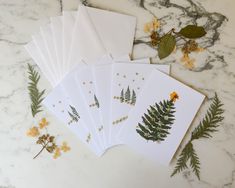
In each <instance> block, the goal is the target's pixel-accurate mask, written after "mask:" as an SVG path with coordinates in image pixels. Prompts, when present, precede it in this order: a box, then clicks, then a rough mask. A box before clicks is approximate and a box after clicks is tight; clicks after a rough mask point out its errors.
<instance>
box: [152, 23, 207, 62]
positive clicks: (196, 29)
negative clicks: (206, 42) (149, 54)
mask: <svg viewBox="0 0 235 188" xmlns="http://www.w3.org/2000/svg"><path fill="white" fill-rule="evenodd" d="M205 35H206V31H205V29H204V28H203V27H202V26H196V25H187V26H185V27H184V28H182V29H181V30H180V31H179V32H176V31H175V29H174V28H173V29H171V30H170V31H169V32H168V33H166V34H164V35H162V36H160V34H159V33H158V32H157V31H153V32H152V33H151V36H150V38H151V43H152V45H153V46H156V47H157V51H158V57H159V58H160V59H164V58H166V57H168V56H169V55H170V54H171V53H172V52H173V51H174V49H175V47H176V45H177V42H176V41H177V40H176V39H177V38H180V39H183V40H184V41H185V44H186V43H187V44H188V43H189V41H191V40H194V39H197V38H201V37H203V36H205ZM189 53H190V52H189Z"/></svg>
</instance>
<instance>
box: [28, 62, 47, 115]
mask: <svg viewBox="0 0 235 188" xmlns="http://www.w3.org/2000/svg"><path fill="white" fill-rule="evenodd" d="M28 74H29V76H28V78H29V82H28V90H29V95H30V99H31V112H32V115H33V117H35V115H36V114H37V113H39V112H41V111H42V110H41V107H42V106H41V102H42V101H43V99H44V98H43V95H44V93H45V90H43V91H39V89H38V82H39V80H40V75H39V74H38V72H37V71H35V70H34V68H33V66H32V65H30V64H28Z"/></svg>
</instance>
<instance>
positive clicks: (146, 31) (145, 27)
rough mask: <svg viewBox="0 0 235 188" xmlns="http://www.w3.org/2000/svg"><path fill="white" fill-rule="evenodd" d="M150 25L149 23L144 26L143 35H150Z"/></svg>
mask: <svg viewBox="0 0 235 188" xmlns="http://www.w3.org/2000/svg"><path fill="white" fill-rule="evenodd" d="M151 26H152V24H151V23H150V22H148V23H146V24H145V25H144V32H145V33H150V32H151V30H152V27H151Z"/></svg>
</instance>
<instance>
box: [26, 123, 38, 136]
mask: <svg viewBox="0 0 235 188" xmlns="http://www.w3.org/2000/svg"><path fill="white" fill-rule="evenodd" d="M39 134H40V132H39V130H38V128H37V127H35V126H34V127H32V128H30V129H29V130H28V132H27V136H32V137H36V136H38V135H39Z"/></svg>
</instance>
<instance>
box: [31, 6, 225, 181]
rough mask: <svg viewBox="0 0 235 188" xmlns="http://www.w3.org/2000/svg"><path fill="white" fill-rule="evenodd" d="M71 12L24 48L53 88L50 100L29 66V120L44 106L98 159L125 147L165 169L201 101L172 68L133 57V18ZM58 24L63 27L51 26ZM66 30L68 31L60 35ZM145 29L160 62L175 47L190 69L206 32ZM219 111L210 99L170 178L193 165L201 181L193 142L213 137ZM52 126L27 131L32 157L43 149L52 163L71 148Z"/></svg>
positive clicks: (45, 122) (158, 25) (87, 9)
mask: <svg viewBox="0 0 235 188" xmlns="http://www.w3.org/2000/svg"><path fill="white" fill-rule="evenodd" d="M68 14H69V12H67V13H66V14H63V15H62V16H61V17H56V18H53V19H51V23H49V24H48V25H45V26H43V27H42V28H41V31H40V33H38V34H36V35H34V36H33V40H32V41H31V42H30V43H29V44H27V45H26V50H27V51H28V52H29V54H30V55H31V57H32V58H33V59H34V61H35V62H36V64H37V65H38V66H39V67H40V69H41V70H42V72H43V74H44V75H45V76H46V78H47V79H48V81H49V82H50V84H51V86H52V90H51V92H50V93H49V94H48V95H46V94H45V90H42V91H40V90H39V89H38V82H39V80H40V75H39V74H38V73H37V72H36V71H35V70H34V68H33V66H31V65H28V71H29V87H28V90H29V96H30V99H31V112H32V115H33V117H35V116H36V115H37V114H39V113H40V112H41V111H42V110H43V106H42V105H44V106H45V107H47V109H48V110H49V111H50V113H52V114H53V115H54V116H56V117H57V118H58V119H59V120H60V121H61V122H62V123H63V124H64V125H65V126H66V127H67V128H68V129H69V130H70V131H71V132H73V133H74V134H75V136H76V137H77V138H79V140H80V141H81V142H83V143H84V144H85V145H86V146H87V147H88V148H89V149H90V150H91V151H92V152H93V153H95V154H96V155H97V156H101V155H103V154H104V153H105V152H106V150H108V149H109V148H111V147H113V146H116V145H119V144H126V145H129V146H130V148H132V149H133V150H135V151H136V152H137V153H140V154H142V155H143V156H146V158H148V159H150V160H152V161H153V162H155V163H156V164H158V163H161V164H165V165H169V164H170V162H171V160H172V158H173V156H174V155H175V153H176V151H177V149H178V148H179V145H180V143H181V142H182V139H183V138H184V136H185V134H186V133H187V130H188V128H189V127H190V125H191V123H192V121H193V119H194V118H195V116H196V114H197V112H198V111H199V110H200V106H201V105H202V103H203V101H204V99H205V96H204V95H203V94H202V93H200V92H199V91H196V90H194V89H193V88H191V87H189V86H187V85H185V84H184V83H182V82H179V81H178V80H176V79H174V78H173V77H171V75H170V65H161V64H160V63H159V64H150V61H149V58H145V59H138V60H134V61H133V60H131V59H130V55H131V52H132V47H133V42H134V36H135V25H136V18H135V17H133V16H129V15H124V14H119V13H113V12H111V11H105V10H99V9H95V8H91V7H85V6H79V10H78V12H77V13H76V14H74V13H73V14H72V13H71V15H70V17H67V16H68ZM65 18H66V19H65ZM69 18H71V20H69ZM72 18H73V19H72ZM68 21H70V22H69V24H68V23H67V22H68ZM55 23H60V24H59V26H58V25H57V26H58V27H56V24H55ZM103 23H105V24H103ZM66 25H70V26H71V28H70V30H73V32H64V31H67V30H68V28H66V27H65V26H66ZM144 31H145V32H146V33H147V35H148V40H149V41H148V43H149V44H150V45H151V47H152V48H154V49H155V50H156V51H157V54H158V57H159V59H160V62H161V61H163V60H164V59H165V58H167V57H168V56H170V55H171V54H173V53H174V52H175V51H176V50H180V51H181V52H182V58H181V59H180V60H178V61H181V62H182V63H183V64H184V65H185V66H186V67H187V68H189V69H193V68H194V63H195V60H194V59H192V58H191V57H190V55H191V54H192V53H197V52H201V51H203V50H204V49H203V48H201V47H200V43H199V42H197V39H199V38H202V37H204V36H205V35H206V34H207V32H206V30H205V28H204V27H202V26H198V25H192V24H188V25H186V26H184V27H182V28H172V29H171V30H169V31H167V32H163V31H164V30H163V29H162V25H161V22H160V21H159V20H158V19H157V18H156V17H154V18H153V20H152V21H151V22H149V23H146V24H145V26H144ZM55 33H57V35H54V34H55ZM71 33H73V35H72V36H70V35H71ZM113 36H115V37H113ZM51 39H53V40H51ZM68 46H70V48H69V50H68V48H67V47H68ZM185 112H187V115H185ZM223 112H224V111H223V109H222V103H221V101H220V100H219V98H218V96H217V94H215V97H214V98H213V101H212V104H211V106H210V107H209V109H208V111H207V112H206V115H205V117H204V119H203V120H202V121H201V122H200V124H199V125H198V127H197V128H196V129H195V130H194V131H193V132H192V133H191V139H190V140H189V142H188V143H187V144H186V145H185V146H184V148H183V150H182V152H181V153H180V155H179V158H178V160H177V162H176V167H175V169H174V171H173V173H172V176H174V175H175V174H177V173H180V172H181V171H182V170H184V169H187V168H189V166H190V167H191V168H192V170H193V172H194V173H195V175H196V176H197V177H198V179H199V178H200V159H199V157H198V156H197V153H196V150H195V149H194V146H193V140H196V139H201V138H209V137H211V136H212V134H211V133H213V132H215V131H217V128H218V126H219V125H220V123H221V122H222V120H223ZM49 126H51V124H50V123H49V122H48V120H47V119H46V118H42V119H41V120H40V122H39V123H38V125H34V126H32V127H31V128H30V129H29V131H28V132H27V135H28V136H30V137H34V138H36V139H37V140H36V144H37V145H40V146H41V150H39V152H38V154H36V156H35V157H34V158H37V157H38V156H39V155H40V154H41V153H42V152H43V151H47V152H48V153H51V154H53V158H55V159H56V158H58V157H60V156H61V154H62V153H64V152H67V151H69V150H70V147H69V146H68V144H67V143H66V142H62V144H58V142H57V139H56V137H55V136H53V135H51V134H49V133H48V127H49ZM188 163H189V164H188ZM188 165H189V166H188Z"/></svg>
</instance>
